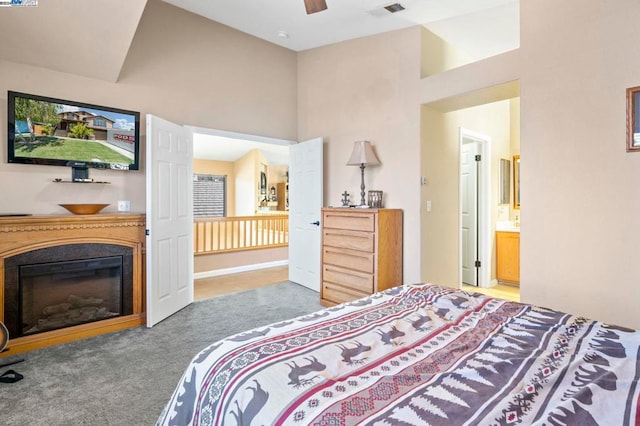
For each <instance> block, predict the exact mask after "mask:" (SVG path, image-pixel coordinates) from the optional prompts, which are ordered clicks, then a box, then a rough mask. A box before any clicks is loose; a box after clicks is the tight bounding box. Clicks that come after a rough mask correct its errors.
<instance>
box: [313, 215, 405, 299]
mask: <svg viewBox="0 0 640 426" xmlns="http://www.w3.org/2000/svg"><path fill="white" fill-rule="evenodd" d="M401 284H402V210H400V209H353V208H325V209H322V288H321V289H320V303H321V304H322V305H324V306H332V305H335V304H338V303H342V302H348V301H351V300H355V299H359V298H361V297H364V296H367V295H370V294H373V293H375V292H378V291H382V290H386V289H388V288H391V287H395V286H398V285H401Z"/></svg>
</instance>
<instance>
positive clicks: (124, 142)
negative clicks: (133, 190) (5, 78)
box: [7, 91, 140, 180]
mask: <svg viewBox="0 0 640 426" xmlns="http://www.w3.org/2000/svg"><path fill="white" fill-rule="evenodd" d="M7 111H8V116H9V120H8V126H7V128H8V130H9V138H8V141H9V144H8V149H7V154H8V161H9V162H10V163H24V164H44V165H50V166H67V167H72V168H73V169H74V172H73V180H83V178H88V172H87V168H89V167H92V168H98V169H112V170H138V169H139V165H140V163H139V161H140V113H139V112H136V111H127V110H123V109H118V108H111V107H105V106H99V105H91V104H86V103H83V102H74V101H66V100H62V99H55V98H48V97H44V96H38V95H29V94H26V93H18V92H12V91H9V92H8V108H7Z"/></svg>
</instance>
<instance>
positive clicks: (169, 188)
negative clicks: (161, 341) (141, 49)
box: [146, 114, 193, 327]
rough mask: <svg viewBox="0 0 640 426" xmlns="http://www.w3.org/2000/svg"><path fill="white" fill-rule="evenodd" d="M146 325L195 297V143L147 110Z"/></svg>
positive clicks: (168, 314) (187, 303)
mask: <svg viewBox="0 0 640 426" xmlns="http://www.w3.org/2000/svg"><path fill="white" fill-rule="evenodd" d="M146 148H147V164H146V168H147V172H146V176H147V205H146V208H147V247H146V248H147V295H146V298H147V327H152V326H154V325H155V324H157V323H158V322H160V321H162V320H163V319H165V318H167V317H168V316H170V315H172V314H174V313H175V312H177V311H179V310H180V309H182V308H184V307H185V306H187V305H189V304H190V303H191V302H193V233H192V232H193V204H192V200H191V197H192V182H191V180H192V175H193V173H192V170H193V143H192V141H191V133H190V132H188V131H186V130H185V129H184V128H183V127H182V126H179V125H177V124H174V123H170V122H168V121H165V120H162V119H161V118H158V117H154V116H152V115H150V114H147V146H146Z"/></svg>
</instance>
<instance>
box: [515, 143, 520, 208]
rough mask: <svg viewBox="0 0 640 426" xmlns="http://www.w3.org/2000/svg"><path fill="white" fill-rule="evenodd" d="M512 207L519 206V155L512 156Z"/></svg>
mask: <svg viewBox="0 0 640 426" xmlns="http://www.w3.org/2000/svg"><path fill="white" fill-rule="evenodd" d="M513 208H514V209H519V208H520V156H519V155H514V156H513Z"/></svg>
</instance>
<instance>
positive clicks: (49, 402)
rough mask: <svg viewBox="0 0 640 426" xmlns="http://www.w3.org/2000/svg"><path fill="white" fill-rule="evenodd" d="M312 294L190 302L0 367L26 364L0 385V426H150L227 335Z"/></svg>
mask: <svg viewBox="0 0 640 426" xmlns="http://www.w3.org/2000/svg"><path fill="white" fill-rule="evenodd" d="M321 308H322V306H321V305H320V303H319V296H318V293H316V292H314V291H311V290H308V289H307V288H305V287H302V286H299V285H297V284H294V283H291V282H285V283H280V284H275V285H271V286H268V287H262V288H258V289H255V290H248V291H243V292H239V293H234V294H229V295H224V296H219V297H215V298H212V299H207V300H204V301H200V302H195V303H193V304H192V305H190V306H188V307H187V308H185V309H183V310H182V311H180V312H178V313H177V314H175V315H173V316H172V317H170V318H168V319H166V320H165V321H163V322H162V323H160V324H158V325H156V326H155V327H153V328H152V329H147V328H145V327H138V328H134V329H129V330H124V331H120V332H116V333H112V334H107V335H103V336H98V337H94V338H90V339H85V340H80V341H77V342H72V343H67V344H62V345H58V346H53V347H49V348H44V349H39V350H35V351H31V352H27V353H24V354H20V355H16V356H13V357H8V358H3V359H0V364H2V363H4V362H8V361H11V360H14V359H17V358H25V359H26V361H25V362H23V363H20V364H17V365H15V366H11V367H6V368H2V369H0V372H4V371H5V370H6V369H8V368H13V369H15V370H16V371H18V372H20V373H21V374H23V375H24V376H25V378H24V379H23V380H22V381H20V382H17V383H13V384H4V383H0V424H3V425H136V426H137V425H153V424H154V423H155V421H156V420H157V418H158V416H159V415H160V412H161V411H162V409H163V408H164V405H165V404H166V403H167V402H168V400H169V398H170V397H171V393H172V392H173V389H174V388H175V386H176V385H177V383H178V380H179V379H180V377H181V375H182V373H183V371H184V369H185V368H186V366H187V365H188V363H189V361H191V358H192V357H193V356H194V355H195V354H196V353H197V352H199V351H200V350H201V349H203V348H204V347H206V346H208V345H209V344H211V343H213V342H214V341H216V340H219V339H222V338H224V337H226V336H228V335H230V334H235V333H239V332H242V331H246V330H248V329H251V328H255V327H258V326H261V325H265V324H269V323H271V322H276V321H281V320H284V319H287V318H292V317H296V316H299V315H304V314H308V313H311V312H314V311H317V310H318V309H321Z"/></svg>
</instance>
